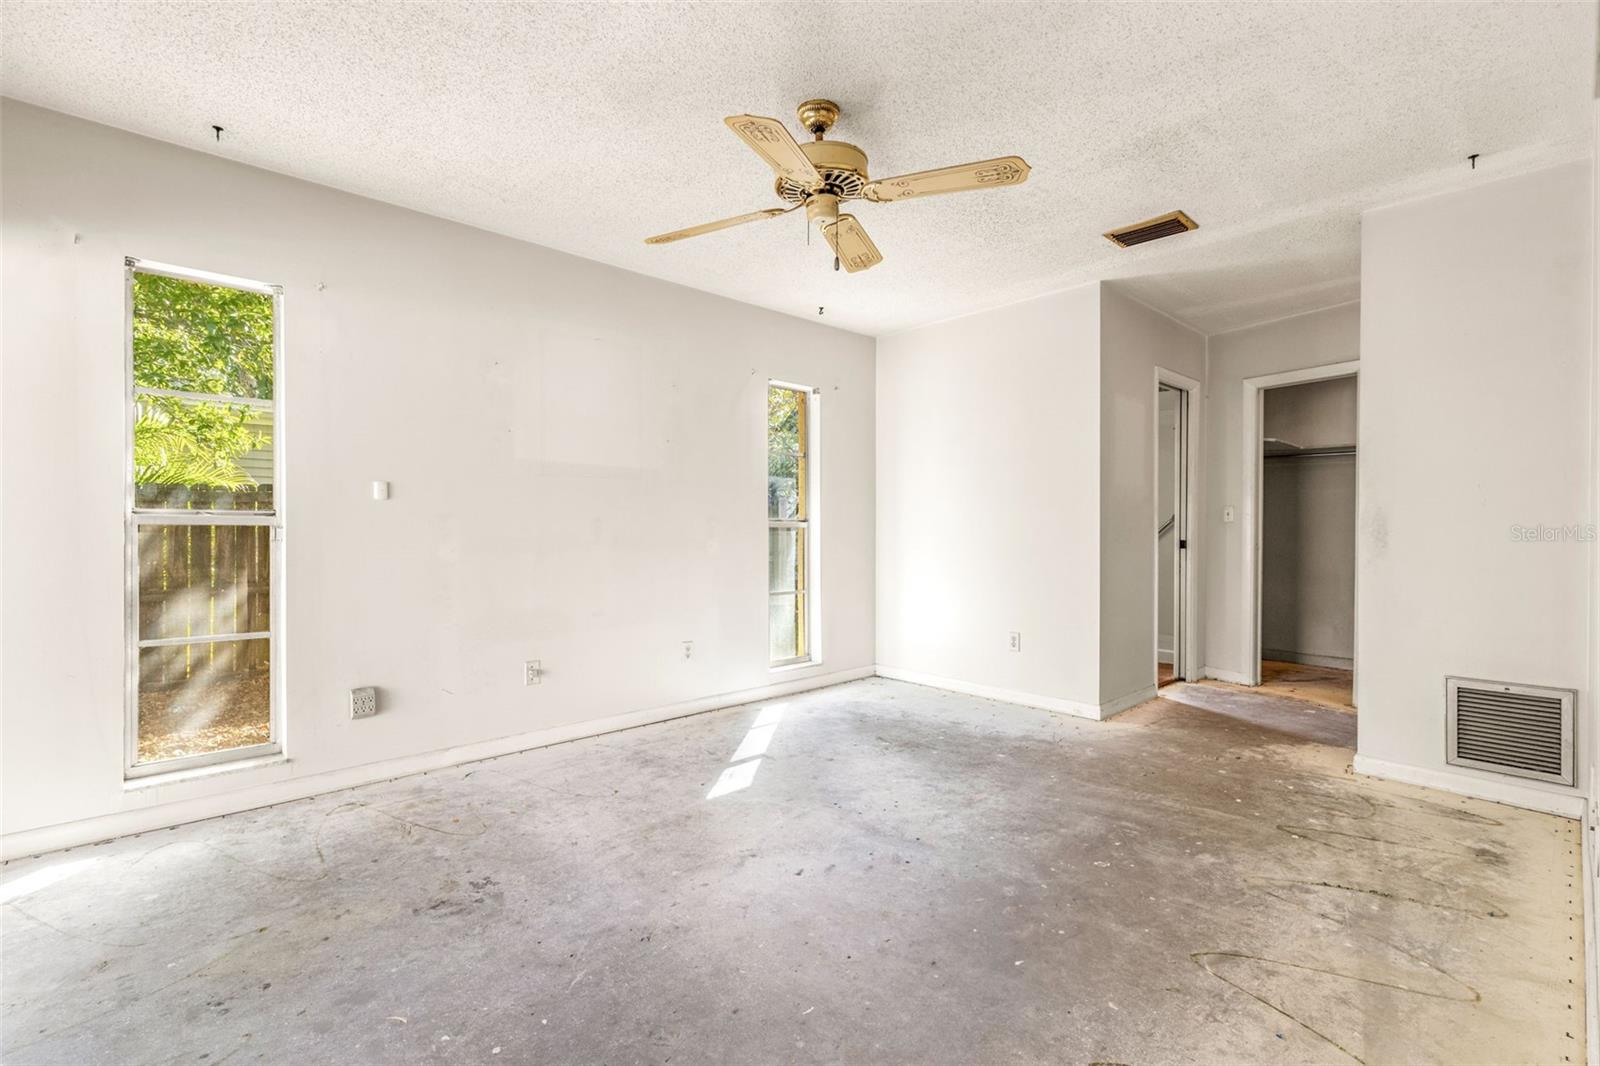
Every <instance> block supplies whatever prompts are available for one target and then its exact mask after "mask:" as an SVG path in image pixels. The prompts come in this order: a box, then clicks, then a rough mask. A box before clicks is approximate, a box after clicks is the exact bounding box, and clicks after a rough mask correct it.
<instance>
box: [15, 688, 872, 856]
mask: <svg viewBox="0 0 1600 1066" xmlns="http://www.w3.org/2000/svg"><path fill="white" fill-rule="evenodd" d="M875 672H876V671H875V670H874V669H873V668H872V667H870V666H864V667H858V668H856V669H854V670H838V671H835V672H833V673H828V674H814V675H812V676H810V677H804V678H796V679H795V680H793V681H783V682H780V683H778V684H774V685H762V686H760V687H758V688H750V689H744V690H741V691H738V692H725V693H721V694H720V695H715V696H704V697H701V698H699V699H694V700H688V701H685V702H683V703H674V704H668V705H666V706H663V707H652V708H649V709H646V710H641V711H632V712H629V713H627V714H619V715H613V716H612V717H609V718H596V719H591V720H589V721H586V722H576V723H573V724H571V725H563V726H555V727H553V728H550V729H539V730H535V731H533V732H530V733H517V734H514V735H512V736H508V737H497V738H495V739H493V740H485V741H479V742H477V743H474V744H464V745H461V746H459V747H453V748H442V749H440V750H438V751H429V752H422V753H420V754H417V755H406V756H402V757H400V758H396V759H385V760H383V761H381V762H372V763H366V764H364V765H361V766H352V767H347V768H344V769H340V770H330V771H328V772H326V773H320V774H308V775H306V776H305V777H287V778H281V779H279V780H275V781H271V782H267V783H263V784H257V785H249V786H246V787H244V788H239V789H235V790H233V791H231V792H222V793H217V794H214V795H208V796H196V797H191V798H187V799H180V800H174V801H171V802H166V803H159V804H153V805H150V806H145V807H140V808H138V809H136V810H127V811H118V812H116V813H114V814H105V815H100V816H98V817H94V818H85V819H82V820H80V821H75V822H62V823H60V824H58V825H49V826H42V827H40V828H37V829H24V830H20V831H18V832H14V833H6V834H5V835H4V836H0V861H6V860H10V859H16V858H21V857H23V856H26V855H37V854H40V853H41V852H46V851H59V850H61V849H62V848H73V847H78V846H79V845H82V844H97V843H100V842H102V841H106V840H111V839H113V838H114V837H121V836H128V835H130V834H133V833H145V832H149V831H150V830H152V829H166V828H168V827H169V826H175V825H183V824H185V823H187V822H198V821H203V820H205V819H207V818H216V817H218V816H220V815H224V814H237V813H238V812H240V811H248V810H254V809H255V808H257V807H269V806H271V805H273V804H276V803H287V802H288V801H290V800H297V799H304V798H306V797H307V796H318V795H322V794H323V793H327V792H338V791H341V790H342V789H347V788H354V787H356V786H357V785H370V784H372V783H374V782H377V781H387V780H390V779H391V778H396V777H404V776H406V775H407V774H416V773H423V772H425V771H428V770H440V769H443V768H445V767H448V766H458V765H460V764H462V763H469V762H475V761H477V760H479V759H489V758H494V757H495V756H498V755H510V754H512V753H514V752H519V751H527V750H529V749H531V748H544V747H549V746H550V745H551V744H564V743H566V742H568V741H572V740H582V739H584V738H585V737H597V736H600V735H602V734H605V733H615V732H617V731H618V730H622V729H633V728H636V727H638V726H642V725H654V724H655V723H657V722H666V721H670V720H672V719H674V718H686V717H688V716H689V715H694V714H703V713H705V712H706V711H715V710H721V709H723V708H727V707H737V706H740V705H741V704H745V703H754V702H756V701H758V700H765V699H772V698H773V697H776V696H787V695H790V694H792V693H796V692H805V691H807V690H809V689H816V688H827V687H829V686H831V685H839V684H843V683H845V682H847V681H857V680H860V679H861V678H863V677H871V676H873V674H874V673H875ZM278 766H279V767H280V769H281V766H282V764H281V763H280V764H278ZM173 787H178V786H173Z"/></svg>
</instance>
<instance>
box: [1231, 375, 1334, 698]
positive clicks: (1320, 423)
mask: <svg viewBox="0 0 1600 1066" xmlns="http://www.w3.org/2000/svg"><path fill="white" fill-rule="evenodd" d="M1323 371H1325V372H1323ZM1291 376H1292V377H1295V378H1296V380H1290V381H1274V380H1271V379H1253V380H1252V381H1247V382H1246V387H1247V389H1249V388H1251V386H1252V385H1254V391H1255V403H1254V405H1247V406H1246V416H1247V418H1248V415H1249V413H1250V412H1251V410H1252V409H1253V410H1254V411H1255V413H1256V415H1257V418H1256V420H1255V427H1254V430H1253V434H1252V437H1248V438H1247V440H1250V441H1251V443H1252V444H1253V445H1254V448H1253V452H1254V454H1253V455H1252V456H1251V460H1252V461H1251V462H1250V463H1249V466H1251V467H1253V468H1254V471H1255V473H1256V478H1255V480H1254V485H1253V489H1252V491H1251V493H1250V496H1248V497H1247V499H1249V500H1250V502H1251V504H1252V505H1253V509H1254V518H1255V521H1254V533H1255V536H1254V548H1255V553H1254V554H1255V563H1254V566H1253V567H1249V568H1247V578H1254V586H1255V587H1254V589H1253V595H1252V596H1251V597H1250V599H1249V601H1248V602H1250V603H1251V604H1252V606H1253V611H1254V619H1253V622H1254V627H1253V632H1254V646H1253V649H1252V652H1253V656H1252V664H1253V666H1254V670H1255V682H1256V683H1257V684H1258V685H1260V686H1261V687H1262V688H1263V689H1264V690H1266V691H1268V692H1272V693H1275V694H1278V695H1283V696H1288V697H1291V698H1294V699H1298V700H1304V701H1308V702H1311V703H1317V704H1321V705H1323V706H1327V707H1332V708H1335V709H1338V710H1342V711H1348V712H1354V710H1355V666H1356V664H1355V624H1356V623H1355V616H1356V605H1355V596H1356V581H1355V562H1356V559H1355V556H1356V485H1357V481H1356V461H1357V452H1356V437H1357V393H1356V377H1355V374H1354V372H1353V370H1352V369H1350V368H1349V367H1348V366H1344V365H1342V366H1340V367H1329V368H1319V371H1318V372H1300V373H1298V374H1297V375H1291Z"/></svg>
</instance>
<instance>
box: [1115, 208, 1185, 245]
mask: <svg viewBox="0 0 1600 1066" xmlns="http://www.w3.org/2000/svg"><path fill="white" fill-rule="evenodd" d="M1198 228H1199V225H1198V224H1197V223H1196V222H1195V220H1194V219H1192V218H1190V217H1189V216H1188V215H1186V214H1184V213H1183V212H1182V211H1169V212H1168V213H1166V214H1164V215H1162V216H1161V217H1160V218H1152V219H1147V220H1146V221H1144V222H1139V223H1135V224H1134V225H1132V226H1123V227H1122V228H1121V229H1114V230H1112V231H1111V232H1110V233H1108V234H1106V240H1108V241H1110V242H1111V243H1112V244H1115V245H1117V246H1119V247H1122V248H1132V247H1133V246H1134V245H1136V244H1145V243H1147V242H1149V241H1158V240H1160V239H1161V238H1162V237H1172V236H1175V235H1177V234H1179V233H1188V232H1189V231H1190V230H1192V229H1198Z"/></svg>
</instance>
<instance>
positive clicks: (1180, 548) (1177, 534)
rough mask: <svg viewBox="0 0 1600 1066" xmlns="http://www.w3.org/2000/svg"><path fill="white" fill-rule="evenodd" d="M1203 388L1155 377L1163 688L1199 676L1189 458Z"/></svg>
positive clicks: (1160, 374)
mask: <svg viewBox="0 0 1600 1066" xmlns="http://www.w3.org/2000/svg"><path fill="white" fill-rule="evenodd" d="M1198 387H1199V383H1198V382H1194V381H1190V380H1189V379H1188V378H1184V377H1182V376H1181V375H1178V374H1173V373H1170V372H1168V371H1165V370H1161V369H1158V370H1157V371H1156V449H1155V453H1156V477H1155V484H1156V499H1155V527H1154V528H1155V556H1156V560H1155V562H1156V568H1155V592H1156V594H1155V616H1156V625H1155V634H1156V640H1155V649H1154V650H1155V677H1156V686H1157V687H1158V688H1159V687H1161V686H1164V685H1169V684H1171V683H1173V682H1174V681H1185V680H1192V679H1193V678H1194V676H1195V669H1194V649H1193V641H1192V635H1193V632H1194V628H1193V617H1192V614H1193V605H1194V595H1193V574H1192V568H1191V565H1190V559H1191V558H1192V555H1193V553H1192V551H1191V550H1190V544H1191V541H1190V530H1191V514H1190V482H1191V477H1190V461H1191V460H1190V457H1191V456H1192V455H1193V454H1194V448H1193V443H1194V441H1193V436H1192V434H1193V431H1194V414H1193V411H1192V409H1191V408H1192V404H1193V398H1194V395H1195V392H1196V390H1197V389H1198Z"/></svg>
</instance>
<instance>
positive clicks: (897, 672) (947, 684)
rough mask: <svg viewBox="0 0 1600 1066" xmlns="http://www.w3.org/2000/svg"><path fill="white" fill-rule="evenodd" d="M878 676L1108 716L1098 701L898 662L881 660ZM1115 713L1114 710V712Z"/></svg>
mask: <svg viewBox="0 0 1600 1066" xmlns="http://www.w3.org/2000/svg"><path fill="white" fill-rule="evenodd" d="M878 676H879V677H887V678H889V679H891V680H894V681H909V682H910V683H911V684H913V685H926V686H928V687H929V688H942V689H945V690H946V691H949V692H959V693H961V694H962V695H964V696H980V697H982V698H983V699H988V700H1000V701H1001V702H1003V703H1015V704H1019V705H1021V706H1023V707H1037V708H1038V709H1039V710H1041V711H1055V712H1056V713H1058V714H1070V715H1072V716H1073V717H1075V718H1090V719H1093V720H1095V721H1099V720H1100V719H1101V718H1103V717H1105V715H1104V714H1102V713H1101V709H1100V707H1099V706H1098V705H1096V704H1093V703H1079V702H1078V701H1077V700H1064V699H1061V698H1060V697H1059V696H1036V695H1034V694H1033V693H1031V692H1018V691H1017V690H1015V689H1009V688H996V687H995V686H993V685H979V684H975V683H973V682H971V681H959V680H957V679H956V678H953V677H939V676H937V675H936V674H924V673H921V672H919V671H917V670H901V669H900V668H899V667H895V666H884V665H882V664H879V666H878ZM1113 713H1115V712H1113Z"/></svg>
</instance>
